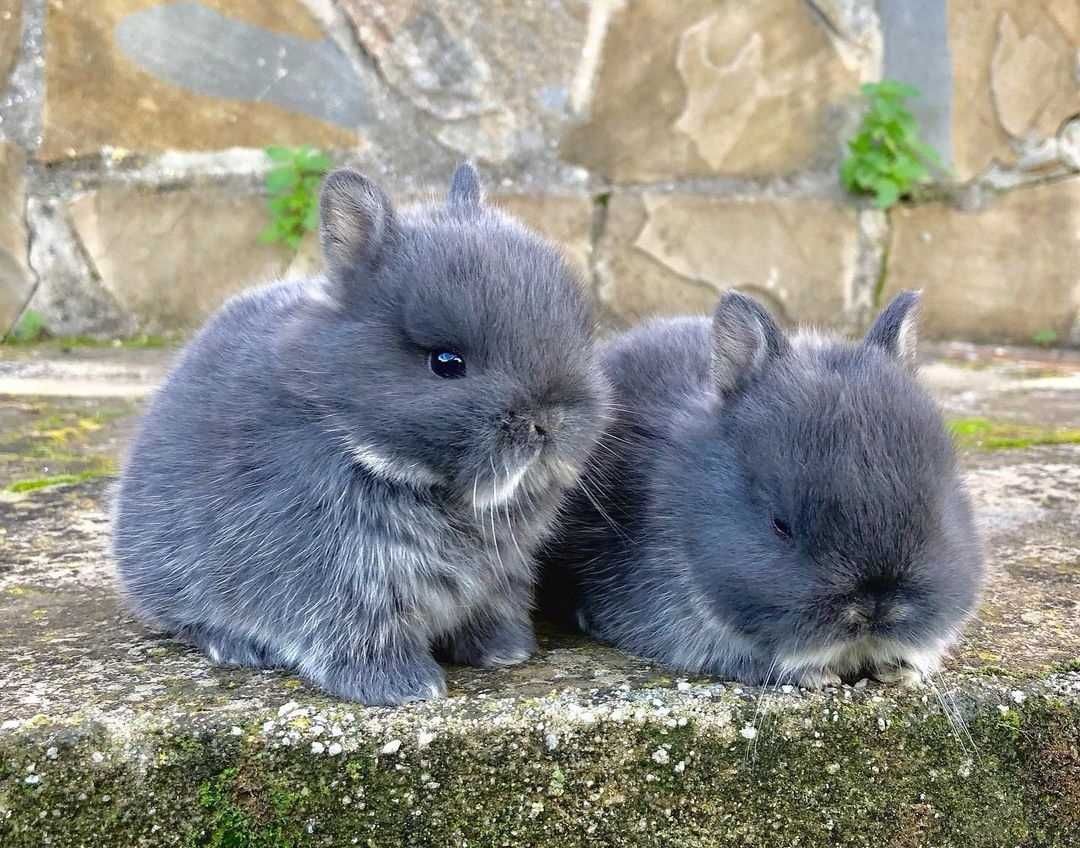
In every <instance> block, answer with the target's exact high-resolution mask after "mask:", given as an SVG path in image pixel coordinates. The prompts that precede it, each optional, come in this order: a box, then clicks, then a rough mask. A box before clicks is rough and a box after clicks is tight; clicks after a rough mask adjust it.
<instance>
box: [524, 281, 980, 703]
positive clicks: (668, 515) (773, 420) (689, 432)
mask: <svg viewBox="0 0 1080 848" xmlns="http://www.w3.org/2000/svg"><path fill="white" fill-rule="evenodd" d="M917 304H918V296H917V295H916V294H913V293H903V294H900V295H898V296H897V297H896V299H895V300H893V302H892V303H891V304H889V306H888V307H887V308H886V309H885V310H884V312H882V314H881V315H880V316H879V317H878V319H877V321H876V323H875V324H874V325H873V327H872V328H871V330H870V331H869V333H868V334H867V336H866V338H865V339H864V340H863V341H862V342H861V343H849V342H845V341H840V340H838V339H835V338H830V337H827V336H822V335H818V334H814V333H809V332H803V333H797V334H795V335H793V336H791V337H790V338H789V337H788V336H787V335H785V333H784V332H783V331H782V330H781V329H780V328H779V327H778V326H777V325H776V323H774V321H773V319H772V318H771V317H770V316H769V314H768V313H767V312H766V311H765V310H764V309H762V308H761V306H759V305H758V304H757V303H756V302H755V301H754V300H752V299H751V298H749V297H747V296H745V295H742V294H739V293H737V292H729V293H727V294H725V295H724V296H723V298H722V299H721V301H720V303H719V305H718V306H717V308H716V311H715V314H714V316H713V318H712V320H711V321H709V320H708V319H706V318H682V319H671V320H657V321H654V322H652V323H648V324H646V325H644V326H642V327H639V328H637V329H634V330H632V331H630V332H627V333H625V334H623V335H621V336H619V337H617V338H615V339H614V340H612V341H611V342H609V343H607V344H606V345H604V346H603V348H602V363H603V367H604V370H605V371H606V373H607V375H608V377H609V379H610V380H611V382H612V384H613V401H612V406H613V413H612V415H613V420H612V422H611V423H610V425H609V428H608V430H607V432H606V434H605V435H604V436H602V437H601V442H600V444H599V446H598V449H597V450H596V451H595V454H594V456H593V459H592V460H591V462H590V467H589V469H588V470H587V471H586V474H585V475H584V476H583V478H582V480H581V482H580V484H579V489H578V491H577V493H576V495H575V497H574V499H573V500H572V508H571V509H570V513H571V517H570V518H569V519H568V521H567V522H566V524H565V526H564V527H563V529H562V531H561V533H560V535H559V538H558V541H557V542H554V543H552V544H551V546H550V549H549V550H548V551H547V554H546V565H545V576H544V587H543V589H544V595H545V597H546V598H548V599H554V600H555V601H556V602H558V601H561V602H562V603H563V604H567V603H569V604H570V605H571V609H572V611H574V612H576V613H577V618H578V621H579V623H580V626H581V627H582V628H583V629H585V630H586V631H587V632H588V633H590V634H592V635H593V636H595V637H597V638H599V639H601V640H604V641H607V642H610V643H613V644H615V645H616V646H619V647H621V648H623V649H625V650H627V651H630V652H632V653H635V654H639V655H642V656H645V657H649V658H652V659H655V660H658V661H661V662H663V663H666V664H668V665H671V666H673V667H675V668H678V669H683V670H686V671H690V672H700V673H708V674H714V675H717V676H721V677H728V678H735V679H737V680H741V681H744V682H747V683H767V682H768V681H770V680H771V681H785V680H788V681H793V682H798V683H800V684H802V685H805V686H810V687H815V686H820V685H823V684H829V683H837V682H839V680H840V678H841V676H844V677H847V676H851V675H855V674H859V673H870V674H874V675H875V676H877V677H878V678H879V679H882V680H893V681H904V682H907V683H917V682H918V681H920V680H921V677H922V675H924V674H926V673H928V672H931V671H932V670H934V669H935V668H936V667H937V666H938V664H939V662H940V659H941V657H942V655H943V653H944V652H945V651H946V649H947V648H948V647H949V645H950V644H951V643H952V642H953V641H954V640H955V639H956V638H957V635H958V633H959V631H960V629H961V627H962V625H963V623H964V622H965V620H966V619H967V618H968V616H969V615H970V614H971V612H972V610H973V607H974V605H975V602H976V597H977V594H978V590H979V588H980V583H981V579H982V559H981V553H980V546H979V543H978V541H977V538H976V531H975V528H974V526H973V521H972V514H971V508H970V506H969V503H968V498H967V496H966V495H965V492H964V489H963V487H962V485H961V482H960V480H959V478H958V476H957V470H956V466H955V461H954V456H953V447H952V443H951V440H950V438H949V435H948V433H947V432H946V430H945V427H944V424H943V422H942V418H941V415H940V414H939V412H938V410H937V408H936V406H935V404H934V402H933V401H932V400H931V398H930V397H929V396H928V395H927V393H926V392H925V391H924V390H923V389H922V388H920V386H919V385H918V384H917V383H916V381H915V380H914V379H913V376H912V371H913V369H914V360H915V328H914V325H915V315H916V311H917V310H916V307H917Z"/></svg>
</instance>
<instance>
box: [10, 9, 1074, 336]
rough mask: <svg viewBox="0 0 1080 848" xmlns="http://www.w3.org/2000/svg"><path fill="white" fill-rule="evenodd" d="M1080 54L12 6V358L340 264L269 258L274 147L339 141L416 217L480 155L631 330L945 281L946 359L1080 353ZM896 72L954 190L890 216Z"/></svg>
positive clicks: (946, 23)
mask: <svg viewBox="0 0 1080 848" xmlns="http://www.w3.org/2000/svg"><path fill="white" fill-rule="evenodd" d="M179 32H183V33H184V36H185V37H184V38H182V39H181V38H176V37H175V34H176V33H179ZM1078 49H1080V6H1078V5H1077V4H1076V3H1075V2H1074V0H1037V2H1029V0H991V2H981V1H980V2H976V0H947V2H946V0H879V2H873V0H763V2H759V3H752V4H747V3H741V2H736V0H722V1H721V2H717V0H685V2H679V3H671V2H667V0H635V2H627V0H591V2H590V0H558V1H557V0H280V2H274V3H264V2H260V0H192V2H183V3H176V2H163V0H100V2H97V3H93V4H87V3H76V2H68V1H67V0H65V1H64V2H61V0H0V333H2V332H6V331H7V330H9V329H10V328H11V327H13V326H14V325H15V324H16V323H17V322H18V321H19V319H20V316H22V315H24V314H25V313H26V312H27V311H28V310H32V311H33V312H35V313H37V314H38V315H40V316H42V317H43V318H44V320H45V324H46V327H47V328H48V329H49V330H50V331H51V332H52V333H53V334H56V335H72V334H93V335H99V336H127V335H135V334H139V333H155V334H156V333H173V332H177V333H182V332H184V331H187V330H190V329H191V328H192V327H194V326H196V325H197V324H198V323H199V322H200V321H201V320H202V319H203V318H204V317H205V316H206V315H207V314H208V312H210V311H211V310H213V309H214V308H215V307H216V306H217V305H218V304H220V303H221V301H222V300H223V299H224V298H226V297H227V296H229V295H230V294H231V293H233V292H235V291H236V290H238V289H239V288H241V287H243V286H245V285H248V284H250V283H252V282H254V281H259V280H265V279H269V278H273V277H279V276H282V275H286V274H300V273H310V272H312V271H314V270H317V269H318V255H317V254H318V251H317V248H316V245H315V244H314V242H313V239H309V242H308V243H306V244H304V245H303V246H302V247H301V249H300V252H299V254H298V255H293V252H292V251H289V250H287V249H284V248H279V247H275V246H268V245H265V244H262V243H260V241H259V234H260V232H261V231H262V229H263V228H264V226H265V225H266V221H267V212H266V210H265V204H264V198H263V197H262V196H261V191H262V189H261V186H262V177H263V175H264V174H265V171H266V170H267V168H268V167H269V162H268V161H267V159H266V157H265V155H264V153H263V149H264V148H265V147H266V146H267V145H271V144H276V145H288V146H291V145H301V144H311V145H315V146H317V147H319V148H322V149H324V150H327V151H329V152H331V154H332V156H333V158H334V160H335V162H338V163H341V164H351V165H354V166H355V167H358V168H360V169H363V170H365V171H367V172H369V173H371V174H373V175H374V176H376V177H377V178H379V179H381V180H383V181H385V182H386V184H387V185H388V186H390V187H391V188H392V189H393V190H394V191H395V192H396V193H397V194H398V196H399V197H401V198H402V199H408V198H415V197H419V196H424V195H426V194H428V193H430V192H431V191H432V190H439V189H440V188H441V186H442V184H443V183H444V181H445V180H446V177H447V175H448V174H449V172H450V170H451V169H452V167H453V166H454V164H455V163H457V162H458V161H460V160H461V159H464V158H469V159H472V160H474V161H475V162H477V163H478V165H479V166H480V167H481V169H482V171H483V173H484V175H485V178H486V180H487V183H488V186H489V188H490V193H491V195H492V196H493V197H494V198H496V199H498V200H499V202H502V203H504V204H505V205H506V206H507V207H508V208H510V209H512V210H513V211H515V212H517V213H519V214H521V215H522V216H523V217H524V218H525V219H526V220H528V221H529V222H530V223H532V224H534V225H535V226H537V227H538V228H539V229H540V230H542V231H543V232H545V233H546V234H548V235H549V236H550V237H552V238H553V239H555V240H557V241H560V242H562V243H563V244H564V245H565V246H566V248H567V253H568V255H569V257H570V258H571V259H572V261H574V262H575V263H576V264H577V265H578V267H579V268H580V271H581V274H582V277H583V279H584V280H585V281H586V283H587V284H588V285H589V286H591V287H592V288H593V290H594V291H595V293H596V295H597V297H598V298H599V299H600V300H601V301H602V305H603V313H604V316H605V318H606V319H608V320H609V321H612V322H615V323H619V322H627V321H631V320H636V319H638V318H640V317H642V316H645V315H650V314H655V313H673V312H679V311H687V310H691V311H701V310H705V309H708V308H709V306H710V304H711V303H712V302H713V300H714V299H715V297H716V293H717V291H719V290H722V289H724V288H727V287H729V286H737V287H739V288H741V289H744V290H746V291H749V292H751V293H754V294H756V295H758V296H759V297H761V298H763V299H764V300H766V301H767V302H768V303H769V304H770V305H771V306H772V307H773V308H775V309H776V310H777V312H778V313H779V314H781V315H782V316H783V317H784V318H785V319H786V320H788V321H791V322H794V321H807V322H813V323H818V324H830V325H835V326H840V327H844V328H856V327H858V326H859V325H860V324H862V323H864V322H865V320H866V318H867V316H868V314H869V313H870V311H871V310H872V308H873V306H874V305H875V303H877V302H878V301H879V300H880V299H881V298H882V297H883V296H884V295H885V294H886V293H889V292H892V291H894V290H896V289H899V288H903V287H916V288H922V289H924V290H925V292H926V295H927V297H926V311H927V330H928V332H929V333H930V334H932V335H935V336H939V337H961V338H968V339H974V340H983V341H1013V342H1030V341H1031V339H1032V338H1033V337H1034V336H1037V335H1041V336H1042V337H1044V338H1045V337H1046V336H1047V333H1048V331H1052V332H1053V334H1054V337H1056V339H1057V340H1059V341H1060V342H1063V343H1071V344H1080V322H1078V312H1080V281H1078V279H1077V277H1076V274H1075V271H1074V269H1075V268H1076V267H1077V262H1076V259H1077V252H1078V251H1080V230H1078V224H1080V189H1078V185H1080V176H1078V170H1077V169H1078V168H1080V121H1078V120H1074V116H1076V115H1078V114H1080V76H1078V73H1077V65H1076V61H1077V60H1076V56H1077V51H1078ZM882 78H895V79H901V80H907V81H910V82H912V83H914V84H916V85H917V86H918V87H919V88H920V89H921V90H922V91H923V96H922V97H921V98H920V99H919V100H918V101H917V102H916V103H915V110H916V112H917V114H918V117H919V118H920V120H921V123H922V126H923V129H924V134H925V135H926V137H927V138H928V139H929V140H930V141H931V142H932V143H933V144H934V145H935V146H936V147H937V148H938V149H939V151H940V152H941V153H942V156H943V158H944V159H945V160H946V162H947V163H948V164H949V166H950V169H951V180H950V182H949V183H948V185H947V186H946V187H945V190H943V191H942V192H940V193H939V194H940V196H938V197H936V198H935V199H934V200H933V201H932V202H926V203H922V204H910V203H909V204H903V205H901V206H899V207H896V208H894V209H893V210H892V211H891V212H890V213H889V214H888V215H887V216H884V215H882V214H881V213H879V212H877V211H876V210H874V209H872V208H871V207H870V206H869V205H868V204H867V203H866V202H865V201H861V200H856V199H854V198H852V197H850V196H849V195H847V194H846V193H845V192H844V191H843V190H842V188H841V187H840V185H839V182H838V179H837V167H838V163H839V161H840V159H841V157H842V155H843V152H844V143H845V140H846V139H847V138H849V137H850V135H851V134H852V132H853V131H854V128H855V127H856V126H857V122H858V119H859V112H860V106H861V100H860V95H859V86H860V85H861V84H862V83H865V82H870V81H874V80H878V79H882Z"/></svg>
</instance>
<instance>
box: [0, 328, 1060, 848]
mask: <svg viewBox="0 0 1080 848" xmlns="http://www.w3.org/2000/svg"><path fill="white" fill-rule="evenodd" d="M969 353H971V354H972V355H973V356H974V355H976V354H977V355H978V356H979V357H981V358H977V359H976V360H975V361H974V362H967V361H962V360H959V359H957V357H956V356H954V355H952V354H950V355H949V356H947V357H945V358H939V359H936V360H935V361H933V362H929V363H927V364H926V366H925V368H924V371H923V373H924V377H925V379H926V380H927V381H928V382H929V383H930V384H931V385H932V386H933V387H934V388H935V389H936V390H937V391H938V393H939V396H940V397H941V399H942V402H943V404H944V405H945V408H946V411H947V413H948V415H949V416H950V417H951V418H952V419H954V420H956V421H964V420H980V421H987V422H991V423H992V425H993V427H994V428H995V432H999V431H1000V430H1002V428H1004V429H1008V428H1019V429H1022V430H1023V432H1024V433H1025V434H1026V436H1025V438H1026V437H1028V436H1030V434H1031V432H1032V431H1033V430H1037V431H1040V432H1041V431H1051V430H1052V431H1060V430H1068V429H1075V428H1077V427H1078V426H1080V363H1077V362H1075V361H1073V360H1069V359H1064V360H1059V361H1055V362H1053V363H1052V364H1050V365H1046V364H1045V363H1043V365H1040V364H1039V363H1038V361H1037V360H1035V361H1034V364H1032V363H1029V362H1027V361H1026V360H1025V359H1023V358H1020V359H1018V358H1017V357H1016V356H1015V355H1014V356H1011V357H1010V358H1008V359H1005V360H1002V359H1001V358H1000V357H995V356H993V355H992V352H985V351H979V350H977V349H972V350H971V351H969ZM984 353H985V356H983V354H984ZM5 355H8V356H9V358H8V359H6V360H4V359H0V395H2V396H0V846H4V848H23V846H34V847H35V848H36V846H43V845H47V846H94V848H98V846H101V848H111V846H124V848H127V846H173V845H175V846H267V848H269V846H274V848H281V846H301V845H304V846H307V845H313V846H339V845H340V846H349V845H362V846H410V848H413V846H440V847H441V846H466V845H468V846H533V845H544V846H548V845H550V846H579V845H580V846H609V845H610V846H623V845H627V846H630V845H633V846H637V845H642V846H652V845H657V846H667V845H670V846H738V848H746V847H747V846H749V848H754V847H755V846H769V847H770V848H773V846H777V848H780V847H781V846H819V845H820V846H826V845H829V846H831V845H840V846H874V848H915V847H916V846H942V848H949V847H950V846H958V847H960V846H962V848H969V846H974V847H975V848H978V846H1003V848H1004V846H1061V847H1062V848H1065V846H1076V845H1080V510H1078V505H1080V445H1076V444H1071V443H1068V442H1064V443H1059V444H1044V445H1040V444H1036V443H1033V442H1025V443H1023V444H1014V443H1010V444H1009V445H1008V446H1006V447H1001V448H999V449H988V448H987V447H986V446H978V445H972V446H970V447H963V448H962V452H961V460H962V462H963V464H964V465H965V467H966V470H967V474H968V479H969V482H970V486H971V490H972V493H973V495H974V497H975V500H976V502H977V504H978V507H979V514H980V519H981V523H982V526H983V528H984V533H985V537H986V544H987V550H988V556H989V568H990V582H989V585H988V588H987V591H986V593H985V596H984V599H983V603H982V606H981V608H980V611H979V616H978V619H977V620H976V621H975V622H974V623H973V625H972V626H971V627H970V628H969V630H968V632H967V635H966V637H965V639H964V641H963V643H962V644H961V645H960V646H959V647H958V648H957V650H956V651H955V652H954V655H953V657H952V658H951V659H950V661H949V663H948V667H947V669H946V670H945V671H944V672H943V673H942V674H941V675H939V676H938V678H937V679H936V680H935V681H934V685H933V686H932V687H928V688H927V689H925V690H916V691H908V690H901V689H895V688H891V687H884V686H881V685H879V684H877V683H874V682H860V683H858V684H857V685H850V686H849V685H845V686H842V687H839V688H835V689H828V690H826V691H824V692H813V693H812V692H805V691H800V690H797V689H790V688H781V689H772V690H769V691H762V690H759V689H755V688H750V687H742V686H738V685H735V684H732V683H730V682H724V681H717V680H710V679H696V678H695V679H686V678H683V677H679V676H677V675H674V674H672V673H670V672H668V671H665V670H664V669H659V668H655V667H653V666H651V665H649V664H647V663H644V662H642V661H639V660H636V659H634V658H631V657H627V656H624V655H622V654H620V653H619V652H617V651H614V650H612V649H610V648H606V647H603V646H599V645H595V644H592V643H590V642H588V641H587V640H584V639H582V638H580V637H577V636H571V635H566V634H560V633H555V632H543V633H542V638H541V644H542V651H541V653H540V655H539V656H538V657H537V658H535V659H534V660H533V661H531V662H529V663H527V664H526V665H524V666H522V667H519V668H516V669H511V670H506V671H498V672H480V671H476V670H470V669H451V670H450V694H449V697H448V698H447V699H446V700H443V701H438V702H431V703H425V704H418V705H414V706H409V707H406V708H402V709H396V710H394V709H369V708H364V707H361V706H358V705H355V704H348V703H343V702H340V701H335V700H333V699H330V698H327V697H325V696H323V695H321V694H320V693H318V692H316V691H314V690H312V689H310V688H309V687H307V686H306V685H304V684H303V683H301V682H300V681H299V680H298V679H297V678H295V677H294V676H292V675H289V674H287V673H284V672H261V673H260V672H251V671H241V670H228V669H219V668H214V667H213V666H211V665H210V664H209V663H207V662H206V661H205V660H204V659H203V658H202V657H201V656H199V655H198V654H197V653H195V652H193V651H191V650H190V649H188V648H186V647H185V646H183V645H180V644H178V643H176V642H173V641H171V640H170V639H168V638H167V637H166V636H164V635H162V634H157V633H153V632H150V631H148V630H146V629H145V628H143V627H142V626H141V625H139V624H138V623H137V622H135V621H134V620H133V619H132V618H131V617H130V616H129V615H128V614H127V613H126V612H125V611H124V610H123V608H122V606H121V605H120V604H119V603H118V601H117V599H116V595H115V592H114V589H113V585H112V576H111V567H110V565H109V562H108V559H107V553H106V540H107V532H108V526H107V506H108V498H109V495H110V486H111V477H112V474H113V469H114V468H115V467H116V464H117V461H118V459H119V456H120V454H121V452H122V449H123V445H124V443H125V442H126V440H127V439H128V438H129V437H130V433H131V431H132V426H133V422H134V415H135V412H136V411H137V408H138V405H139V401H138V400H137V399H136V397H137V396H138V395H140V394H142V393H144V392H145V390H146V389H148V388H149V387H150V386H152V385H153V383H154V381H155V379H156V377H157V375H159V374H160V369H161V366H162V365H163V363H164V362H165V361H166V357H165V355H164V354H160V353H159V352H157V351H129V350H124V351H106V352H99V351H89V352H82V351H80V352H78V353H77V354H74V356H75V358H74V359H72V358H70V356H71V355H61V354H58V353H56V352H55V351H53V352H39V353H38V354H30V353H27V352H26V351H25V350H20V351H18V352H17V353H13V354H10V355H9V354H3V353H0V356H5ZM1032 356H1035V354H1032ZM1044 366H1045V367H1044ZM65 386H70V390H69V391H67V392H65V390H64V387H65ZM21 387H25V389H26V391H21ZM139 387H141V388H139ZM43 390H48V392H47V394H41V392H42V391H43ZM3 393H6V394H3ZM65 394H67V395H70V396H65ZM89 469H99V470H100V473H90V472H89V471H88V470H89ZM64 475H67V476H69V477H72V478H80V475H84V476H81V478H80V479H75V480H67V479H65V480H62V481H60V482H56V481H53V482H51V483H47V484H43V485H28V486H18V485H17V484H18V483H19V482H20V481H23V482H26V481H41V480H47V479H48V478H50V477H53V478H55V477H61V476H64Z"/></svg>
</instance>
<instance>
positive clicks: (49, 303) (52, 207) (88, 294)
mask: <svg viewBox="0 0 1080 848" xmlns="http://www.w3.org/2000/svg"><path fill="white" fill-rule="evenodd" d="M26 218H27V223H28V225H29V227H30V234H31V238H30V267H31V268H33V270H34V274H35V275H36V276H37V279H38V285H37V287H36V288H35V289H34V295H33V297H32V298H31V300H30V308H31V309H33V310H34V311H35V312H37V313H38V314H40V315H41V316H42V317H43V318H44V320H45V327H46V329H47V330H48V331H49V332H50V333H52V334H54V335H61V336H68V335H80V334H84V333H85V334H91V335H102V336H104V335H110V336H112V335H127V334H130V333H133V332H135V329H136V328H135V326H134V324H133V323H132V322H131V320H130V318H129V317H128V316H127V315H125V314H124V312H123V311H122V310H121V309H120V308H119V307H118V305H117V303H116V301H115V299H114V298H113V297H112V295H111V294H110V293H109V292H108V291H107V290H105V289H104V288H103V287H102V285H101V280H100V278H99V277H98V276H97V274H96V273H95V271H94V269H93V267H91V265H90V264H89V263H88V262H87V258H86V255H85V252H84V250H83V246H82V244H81V243H80V241H79V238H78V236H77V235H76V234H75V231H74V229H73V228H72V226H71V221H70V220H69V219H68V215H67V211H66V209H65V208H64V204H63V203H62V202H60V201H58V200H54V199H48V200H43V199H41V198H35V197H31V198H30V200H29V202H28V203H27V205H26Z"/></svg>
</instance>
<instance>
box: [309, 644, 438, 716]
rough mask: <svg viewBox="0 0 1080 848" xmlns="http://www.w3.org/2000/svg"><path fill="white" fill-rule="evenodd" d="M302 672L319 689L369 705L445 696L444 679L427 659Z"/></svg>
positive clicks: (434, 665)
mask: <svg viewBox="0 0 1080 848" xmlns="http://www.w3.org/2000/svg"><path fill="white" fill-rule="evenodd" d="M301 671H302V673H304V674H305V676H306V677H308V678H309V679H310V680H311V682H312V683H314V684H315V685H316V686H318V687H319V688H320V689H325V690H326V691H327V692H329V693H330V694H332V695H337V696H338V697H340V698H346V699H347V700H350V701H359V702H360V703H362V704H367V705H368V706H397V705H399V704H408V703H411V702H413V701H429V700H432V699H436V698H442V697H445V695H446V678H445V677H444V676H443V671H442V669H441V668H440V667H439V664H438V663H437V662H435V660H434V659H432V658H431V657H430V656H415V657H404V658H394V659H390V658H382V659H381V660H380V661H378V662H348V663H334V664H332V665H331V667H330V668H329V669H327V670H314V673H312V672H310V671H307V670H304V669H302V670H301Z"/></svg>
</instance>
